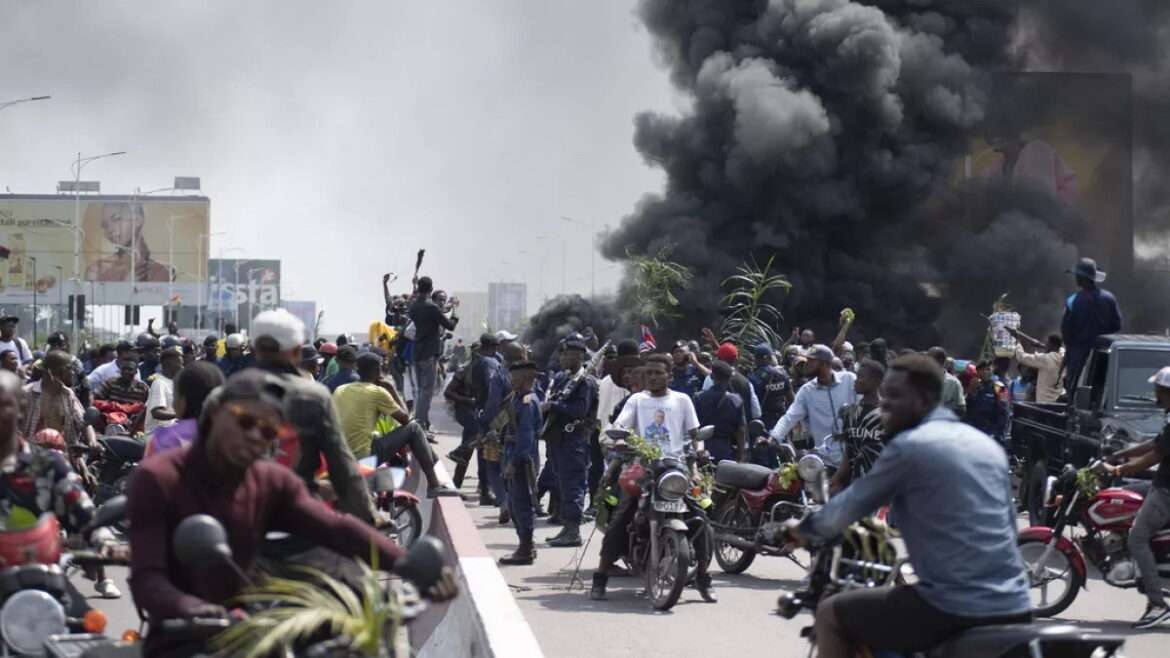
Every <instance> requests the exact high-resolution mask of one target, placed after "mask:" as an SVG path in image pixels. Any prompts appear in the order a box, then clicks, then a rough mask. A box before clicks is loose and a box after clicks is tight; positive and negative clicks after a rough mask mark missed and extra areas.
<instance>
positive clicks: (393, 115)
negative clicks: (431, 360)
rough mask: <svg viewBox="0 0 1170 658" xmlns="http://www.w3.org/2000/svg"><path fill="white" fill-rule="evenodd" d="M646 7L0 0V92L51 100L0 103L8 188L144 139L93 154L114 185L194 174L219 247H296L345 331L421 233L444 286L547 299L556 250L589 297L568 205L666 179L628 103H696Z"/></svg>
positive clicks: (372, 309) (301, 289)
mask: <svg viewBox="0 0 1170 658" xmlns="http://www.w3.org/2000/svg"><path fill="white" fill-rule="evenodd" d="M632 10H633V2H632V0H625V1H617V0H606V1H605V2H581V1H579V0H528V1H520V0H509V1H505V0H493V1H491V2H472V1H471V0H464V1H459V2H422V1H419V2H400V1H394V2H375V1H373V0H371V1H367V2H320V1H317V2H309V1H305V0H295V1H292V0H279V1H278V0H266V1H257V0H250V1H248V2H227V1H226V0H225V1H222V2H195V1H191V0H187V1H183V2H177V1H174V2H160V1H157V0H151V1H147V0H140V1H136V2H112V1H108V0H107V1H103V2H84V1H82V0H74V1H72V2H66V1H59V0H39V1H37V2H18V1H16V0H0V62H3V65H0V102H2V101H5V100H10V99H15V98H21V97H27V96H33V95H42V94H49V95H52V96H53V99H52V100H50V101H46V102H40V103H35V104H28V105H22V106H17V107H13V108H9V109H7V110H4V111H3V112H0V153H2V154H3V157H0V190H2V189H3V188H4V187H8V188H11V191H12V192H17V193H50V192H52V191H53V190H54V186H55V184H56V181H58V180H61V179H65V178H68V177H69V167H70V162H71V160H72V158H73V157H75V155H76V153H77V152H78V151H81V152H82V153H83V154H94V153H102V152H107V151H115V150H125V151H128V152H129V154H128V155H126V156H122V157H121V158H114V159H110V160H105V161H101V162H98V163H94V164H93V165H90V166H89V167H88V168H87V169H86V171H85V178H88V179H98V180H101V182H102V190H103V192H106V193H111V194H118V193H127V192H130V191H132V190H133V189H134V188H135V187H141V188H142V189H144V190H145V189H152V188H159V187H166V186H169V185H170V184H171V182H172V177H173V176H175V175H191V176H201V177H202V179H203V191H204V194H206V195H207V196H209V197H210V198H211V204H212V205H211V208H212V220H211V221H212V230H213V231H226V232H227V233H228V235H226V236H224V237H218V238H214V239H213V241H212V249H211V251H212V255H215V254H216V253H217V252H218V250H219V249H221V248H224V249H227V248H231V247H238V248H242V249H243V250H244V252H246V256H245V257H256V258H279V259H282V260H283V261H284V263H283V268H284V281H285V288H284V296H285V297H286V298H289V299H314V300H316V301H318V303H319V304H320V305H322V306H323V307H324V309H325V310H326V323H325V324H326V327H328V329H330V330H333V331H336V330H340V329H344V330H354V329H357V328H361V327H364V326H366V324H367V323H368V322H369V321H371V320H373V319H377V318H378V317H380V314H381V294H380V292H379V285H380V283H379V279H380V276H381V274H382V273H383V272H386V271H388V270H394V271H398V272H409V270H410V269H411V268H412V267H413V255H414V252H415V251H416V250H417V249H418V248H420V247H425V248H426V249H427V259H426V263H425V264H424V268H423V269H424V272H425V273H427V274H430V275H432V276H433V277H434V278H435V280H436V282H437V285H439V286H440V287H442V288H445V289H447V290H453V291H454V290H486V289H487V282H488V281H491V280H501V279H506V280H525V281H527V282H528V283H529V286H530V289H531V290H532V294H531V295H530V305H531V304H532V303H535V302H536V301H537V295H538V293H539V292H540V289H541V287H542V284H541V281H540V277H539V276H538V272H539V270H540V261H541V258H542V255H543V260H544V268H543V269H544V277H543V288H544V289H545V292H546V293H548V294H552V293H555V292H559V291H560V290H561V285H562V283H561V266H562V262H564V263H565V265H566V267H565V269H566V271H567V285H568V288H569V289H570V290H571V291H578V292H585V293H587V292H588V290H589V271H590V269H589V268H590V261H589V250H588V244H589V237H588V230H587V229H586V228H585V227H583V226H579V225H573V224H570V223H568V222H565V221H562V220H560V219H559V218H560V217H561V216H562V215H567V216H571V217H575V218H579V219H581V220H584V221H589V220H593V221H594V222H595V223H596V225H597V226H598V227H599V228H601V227H603V226H605V225H606V224H611V225H616V224H617V223H618V222H619V221H620V219H621V217H622V216H624V215H625V214H627V213H628V212H629V211H630V210H631V208H632V207H633V204H634V202H635V201H636V200H637V199H638V198H639V197H640V196H641V195H642V194H644V193H647V192H653V191H656V190H658V189H660V188H661V185H662V180H663V179H662V176H661V174H660V172H658V171H657V170H652V169H649V168H648V167H647V166H646V165H645V164H644V163H643V162H642V160H641V158H640V157H639V156H638V154H637V153H636V152H635V150H634V148H633V146H632V143H631V138H632V135H633V117H634V114H635V113H636V112H639V111H642V110H651V109H652V110H671V108H672V107H676V106H677V104H678V103H679V102H681V101H680V100H679V99H677V98H676V97H675V95H674V94H673V93H672V91H671V88H670V87H669V84H668V82H667V79H666V75H665V74H664V73H663V72H662V71H661V70H659V69H658V68H657V67H656V66H655V64H654V60H653V56H652V50H651V45H650V42H649V39H648V36H647V34H646V32H645V30H644V29H643V28H642V26H641V25H640V24H639V23H638V21H637V19H636V17H635V16H634V15H633V13H632ZM542 235H544V236H548V239H547V240H544V241H540V240H538V236H542ZM563 238H568V239H569V240H575V241H576V242H577V244H576V245H573V244H572V243H571V242H570V244H569V252H568V257H567V259H565V260H562V258H561V250H562V239H563ZM521 251H524V252H526V254H522V253H520V252H521ZM227 255H228V256H229V257H232V256H234V257H239V256H241V254H239V253H236V252H232V253H230V254H227ZM597 271H598V274H597V278H598V288H599V290H602V289H612V288H613V286H614V284H615V282H616V280H617V277H618V274H619V270H618V268H616V267H614V266H613V265H612V264H609V263H606V262H605V261H601V260H598V263H597ZM408 278H409V276H405V277H404V280H405V279H408ZM532 311H535V309H534V308H530V312H532Z"/></svg>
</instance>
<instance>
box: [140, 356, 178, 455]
mask: <svg viewBox="0 0 1170 658" xmlns="http://www.w3.org/2000/svg"><path fill="white" fill-rule="evenodd" d="M182 369H183V351H182V350H181V349H179V348H177V347H168V348H167V349H165V350H163V352H162V356H161V357H160V362H159V373H158V374H157V375H155V377H154V381H153V382H151V384H150V396H149V397H147V398H146V422H145V425H144V428H143V429H144V430H145V432H146V434H147V435H149V434H150V433H151V432H153V431H154V430H155V428H158V427H166V426H168V425H173V424H174V423H175V377H176V376H177V375H178V374H179V371H180V370H182Z"/></svg>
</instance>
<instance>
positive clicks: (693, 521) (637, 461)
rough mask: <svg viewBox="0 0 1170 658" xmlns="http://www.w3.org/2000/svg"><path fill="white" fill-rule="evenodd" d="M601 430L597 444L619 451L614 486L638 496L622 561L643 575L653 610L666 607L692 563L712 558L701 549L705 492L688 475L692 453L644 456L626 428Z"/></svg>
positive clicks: (706, 538)
mask: <svg viewBox="0 0 1170 658" xmlns="http://www.w3.org/2000/svg"><path fill="white" fill-rule="evenodd" d="M713 431H714V428H713V427H704V428H701V429H700V430H699V433H698V436H699V440H700V441H703V440H705V439H708V438H710V437H711V435H712V433H713ZM605 434H606V437H607V440H606V441H605V442H604V444H603V446H602V447H603V448H605V449H607V450H610V451H612V452H613V453H615V454H616V455H617V456H618V461H617V462H615V464H614V465H613V467H614V468H616V469H618V470H620V475H619V476H618V483H619V486H620V487H621V489H622V491H623V492H624V493H625V495H627V496H631V497H635V498H636V499H637V500H638V501H639V502H638V510H637V512H636V514H635V515H634V520H633V521H632V523H631V527H630V533H629V536H630V543H629V548H628V549H627V550H626V552H625V561H626V563H627V564H628V565H629V566H630V568H631V570H632V571H633V573H634V575H635V576H640V577H642V578H644V579H645V582H646V592H647V595H648V596H649V598H650V601H651V603H652V604H653V606H654V609H656V610H669V609H670V608H672V607H674V604H676V603H678V600H679V598H680V597H681V596H682V591H683V589H684V588H686V586H687V584H688V583H690V582H691V581H692V580H693V579H694V577H695V576H696V572H695V570H693V569H692V568H693V567H694V568H697V567H698V565H705V564H706V563H707V561H709V560H710V558H711V556H710V555H708V554H707V553H708V552H709V551H706V550H703V547H709V546H711V541H710V538H711V534H710V533H711V528H710V525H709V524H708V521H707V515H706V512H705V511H704V508H703V505H704V501H705V496H703V495H702V492H701V491H697V489H699V487H695V486H694V485H693V484H692V478H691V468H692V467H693V465H694V459H695V456H694V455H693V454H691V453H690V452H688V454H687V456H686V459H685V460H680V459H676V458H674V457H656V458H653V459H648V458H647V457H646V456H645V455H641V454H639V453H638V452H637V451H635V450H634V449H632V447H631V445H630V444H629V442H628V441H629V439H630V438H631V437H632V436H633V434H632V433H631V432H630V431H629V430H625V429H610V430H606V432H605ZM696 547H698V548H699V550H697V551H696Z"/></svg>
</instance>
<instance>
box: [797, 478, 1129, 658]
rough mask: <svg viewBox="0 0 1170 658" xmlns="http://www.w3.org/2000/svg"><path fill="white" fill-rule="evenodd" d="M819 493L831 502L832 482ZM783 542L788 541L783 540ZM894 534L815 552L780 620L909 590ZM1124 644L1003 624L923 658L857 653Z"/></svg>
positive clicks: (957, 654) (854, 536)
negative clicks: (886, 591) (840, 599)
mask: <svg viewBox="0 0 1170 658" xmlns="http://www.w3.org/2000/svg"><path fill="white" fill-rule="evenodd" d="M817 479H818V480H819V482H818V485H817V486H818V487H819V488H821V490H822V491H823V493H824V495H825V496H828V493H829V491H828V490H829V485H828V479H827V478H826V477H825V476H824V475H823V474H822V475H821V476H820V477H819V478H817ZM779 540H780V541H785V540H787V537H781V538H779ZM892 540H893V533H892V532H891V531H890V530H889V528H888V527H887V526H886V525H885V523H884V522H882V521H880V520H877V519H865V520H863V521H861V522H859V523H855V524H854V525H853V526H851V527H850V528H849V529H848V530H847V531H846V533H845V535H844V536H842V537H839V538H837V539H836V540H835V541H833V542H829V543H827V544H824V545H822V546H819V547H816V549H815V550H814V552H813V559H812V561H811V562H810V563H809V566H808V577H807V579H806V581H805V583H806V585H805V587H804V588H803V589H801V590H799V591H796V592H791V593H786V594H783V595H781V597H780V599H779V601H778V602H777V614H779V615H780V616H781V617H783V618H785V619H793V618H795V617H796V616H797V615H798V614H800V613H801V612H804V611H807V612H809V613H812V614H815V613H816V610H817V606H818V605H819V604H820V603H821V601H823V600H825V599H826V598H828V597H830V596H834V595H836V594H838V593H840V592H845V591H850V590H855V589H860V588H874V587H888V586H892V585H903V584H906V582H907V579H908V578H910V577H912V576H911V574H912V569H911V566H910V563H909V562H908V561H907V560H905V559H900V558H899V557H898V553H897V549H896V547H895V545H894V543H893V541H892ZM801 636H802V637H804V638H806V639H807V640H808V642H809V650H808V654H807V655H808V656H809V657H810V658H812V657H813V656H816V655H817V647H816V630H815V627H814V626H807V627H805V628H804V629H802V631H801ZM1124 645H1125V638H1123V637H1114V636H1107V635H1100V634H1097V633H1095V632H1092V631H1088V630H1086V629H1083V628H1078V627H1075V626H1056V625H1051V626H1049V625H1037V624H1004V625H994V626H979V627H975V628H971V629H968V630H966V631H963V632H961V633H959V634H957V635H955V636H953V637H951V638H949V639H947V640H946V641H944V642H943V643H942V644H940V645H939V646H936V647H932V648H931V649H930V650H928V651H926V652H924V653H915V654H912V655H911V656H903V655H902V654H899V653H897V652H889V651H882V652H871V651H870V650H869V649H868V648H859V649H858V651H857V655H858V658H862V657H863V656H864V657H865V658H871V657H872V658H1017V657H1018V658H1024V657H1027V658H1044V657H1045V656H1053V657H1055V656H1060V657H1061V658H1121V656H1122V653H1121V650H1122V648H1123V646H1124Z"/></svg>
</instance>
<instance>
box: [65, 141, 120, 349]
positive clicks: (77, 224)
mask: <svg viewBox="0 0 1170 658" xmlns="http://www.w3.org/2000/svg"><path fill="white" fill-rule="evenodd" d="M117 155H126V152H125V151H113V152H111V153H102V154H101V155H91V156H89V157H86V158H83V157H81V152H80V151H79V152H78V153H77V160H76V161H74V163H73V169H74V171H73V295H74V299H76V298H78V297H80V296H81V233H80V231H81V169H82V167H84V166H85V165H87V164H89V163H91V162H93V161H95V160H101V159H102V158H112V157H114V156H117ZM77 325H78V323H77V322H74V323H73V331H72V333H73V340H72V342H71V343H70V344H71V345H77V344H78V340H77V338H78V334H77Z"/></svg>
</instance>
